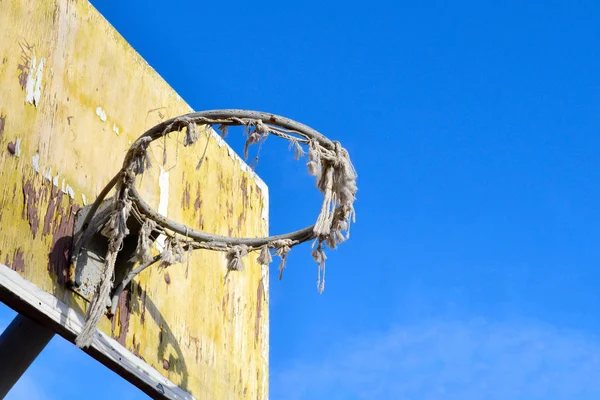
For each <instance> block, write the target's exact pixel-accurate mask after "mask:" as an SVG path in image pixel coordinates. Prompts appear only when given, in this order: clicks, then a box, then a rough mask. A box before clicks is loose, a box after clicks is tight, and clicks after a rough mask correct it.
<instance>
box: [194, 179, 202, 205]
mask: <svg viewBox="0 0 600 400" xmlns="http://www.w3.org/2000/svg"><path fill="white" fill-rule="evenodd" d="M200 207H202V200H200V184H199V183H198V188H197V189H196V201H195V202H194V210H195V211H198V210H199V209H200Z"/></svg>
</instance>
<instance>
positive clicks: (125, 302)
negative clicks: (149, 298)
mask: <svg viewBox="0 0 600 400" xmlns="http://www.w3.org/2000/svg"><path fill="white" fill-rule="evenodd" d="M130 306H131V297H130V296H129V289H125V290H124V291H123V293H121V295H120V296H119V302H118V304H117V307H118V308H117V310H118V316H119V318H115V317H113V321H112V336H113V338H115V339H117V342H119V343H121V344H122V345H123V346H125V339H127V331H128V330H129V316H130ZM117 323H118V324H119V336H115V328H116V326H117Z"/></svg>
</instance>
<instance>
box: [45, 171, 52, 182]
mask: <svg viewBox="0 0 600 400" xmlns="http://www.w3.org/2000/svg"><path fill="white" fill-rule="evenodd" d="M45 171H46V172H45V173H44V178H46V180H47V181H48V182H52V168H48V169H47V170H45Z"/></svg>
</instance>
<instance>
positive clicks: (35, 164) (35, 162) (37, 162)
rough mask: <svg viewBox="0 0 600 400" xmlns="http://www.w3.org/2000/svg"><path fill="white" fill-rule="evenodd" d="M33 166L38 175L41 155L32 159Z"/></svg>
mask: <svg viewBox="0 0 600 400" xmlns="http://www.w3.org/2000/svg"><path fill="white" fill-rule="evenodd" d="M31 165H32V166H33V170H34V171H35V172H36V173H38V174H39V173H40V153H35V155H34V156H33V157H31Z"/></svg>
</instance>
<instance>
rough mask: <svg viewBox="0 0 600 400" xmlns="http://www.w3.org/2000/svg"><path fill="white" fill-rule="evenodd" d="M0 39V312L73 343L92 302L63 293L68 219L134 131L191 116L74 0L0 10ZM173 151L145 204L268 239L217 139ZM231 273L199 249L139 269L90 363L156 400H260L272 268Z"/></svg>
mask: <svg viewBox="0 0 600 400" xmlns="http://www.w3.org/2000/svg"><path fill="white" fill-rule="evenodd" d="M0 26H1V27H2V29H0V183H1V184H2V185H1V189H0V300H1V301H3V302H4V303H6V304H8V305H9V306H10V307H12V308H14V309H15V310H17V311H19V312H20V313H22V314H25V315H27V316H28V317H30V318H32V319H34V320H36V321H38V322H40V323H42V324H44V325H45V326H48V327H50V328H51V329H53V330H54V331H56V332H57V333H59V334H60V335H62V336H63V337H65V338H66V339H67V340H70V341H73V340H74V338H75V335H76V333H77V332H78V331H79V330H80V329H81V326H82V323H83V322H82V321H83V314H84V312H85V309H86V307H87V305H88V301H87V300H86V299H85V298H84V297H85V293H82V292H81V291H79V292H78V293H76V292H75V291H74V290H73V288H72V287H70V285H69V262H68V259H69V251H70V249H71V246H72V235H73V231H74V226H75V222H76V218H75V216H76V214H77V212H78V211H79V210H80V209H81V208H82V207H84V206H85V205H87V204H89V203H91V202H92V201H93V200H94V198H95V197H96V196H97V195H98V192H99V191H100V190H101V189H102V188H103V187H104V186H105V185H106V183H107V182H108V181H109V180H110V179H111V177H112V176H113V175H114V174H115V173H116V172H117V171H118V170H119V168H120V166H121V163H122V159H123V156H124V154H125V152H126V150H127V149H128V148H129V146H130V145H131V143H132V142H133V141H134V140H135V139H136V138H137V137H138V136H139V135H140V134H142V133H143V132H144V131H145V130H146V129H148V128H150V127H152V126H154V125H155V124H157V123H158V122H160V121H162V120H164V119H167V118H170V117H172V116H175V115H180V114H184V113H188V112H190V111H191V109H190V107H189V106H188V105H187V104H186V103H185V102H184V101H183V100H182V99H181V98H180V97H179V96H178V95H177V94H176V93H175V92H174V91H173V89H172V88H170V87H169V85H168V84H167V83H166V82H165V81H164V80H163V79H162V78H161V77H160V76H159V75H158V74H157V73H156V72H155V71H154V70H153V69H152V68H151V67H150V66H149V65H148V64H147V63H146V62H145V61H144V60H143V59H142V58H141V57H140V56H139V55H138V54H137V53H136V52H135V50H134V49H132V48H131V47H130V46H129V45H128V44H127V43H126V41H125V40H124V39H123V38H122V37H121V36H120V35H119V34H118V32H116V31H115V30H114V28H113V27H112V26H110V24H109V23H108V22H107V21H106V20H104V19H103V17H102V16H101V15H100V14H99V13H98V12H97V11H96V10H95V9H94V8H93V7H92V6H91V5H90V4H89V3H88V2H87V1H85V0H83V1H82V0H78V1H77V0H42V1H39V0H36V1H34V0H3V1H0ZM204 95H205V96H210V93H204ZM177 143H178V141H177V138H174V140H171V141H170V142H169V143H166V146H165V144H164V143H157V144H153V145H152V147H151V149H150V150H151V151H150V154H151V158H152V161H153V164H154V165H153V167H152V168H151V169H150V170H149V171H147V172H146V173H145V174H144V176H143V179H141V180H140V182H139V183H138V190H139V191H140V192H141V193H142V195H143V196H144V199H145V200H146V201H147V202H148V204H150V205H152V206H153V207H155V208H156V209H157V210H158V211H159V212H161V213H162V214H164V215H168V216H169V217H170V218H173V219H176V220H178V221H181V222H183V223H185V224H186V225H189V226H193V227H198V228H199V229H202V230H204V231H207V232H213V233H216V234H219V235H227V236H237V235H239V236H245V237H258V236H265V235H266V234H267V231H268V193H267V188H266V186H265V185H264V183H262V181H261V180H260V178H258V177H257V176H256V175H255V174H254V173H253V172H252V171H251V170H250V169H249V168H248V167H247V166H246V165H245V164H244V163H243V161H242V160H241V159H240V158H239V157H238V156H237V155H236V153H235V152H234V151H232V150H231V148H229V147H228V145H227V144H226V143H225V142H224V141H223V140H222V139H221V138H220V136H219V135H217V134H216V133H215V132H214V131H210V132H209V133H208V134H207V135H203V136H201V138H200V143H199V145H198V146H194V147H191V148H186V147H183V146H179V145H177ZM204 148H206V157H205V158H204V160H203V164H202V168H203V169H204V170H203V173H202V174H201V175H198V173H197V171H196V166H197V164H198V160H199V158H200V157H201V154H199V153H201V151H199V150H198V149H204ZM165 153H166V154H167V157H166V162H164V161H165V160H163V156H164V154H165ZM159 242H160V241H159ZM226 263H227V261H226V257H225V254H224V253H222V252H210V251H201V250H200V251H195V252H193V253H190V255H188V257H187V260H186V262H185V263H181V264H176V265H172V266H170V267H168V268H166V269H164V268H163V269H160V268H151V269H148V270H147V271H145V272H144V273H142V274H141V275H140V276H138V277H136V279H135V280H134V281H133V282H132V284H131V286H130V287H129V289H128V290H126V291H125V292H124V293H123V294H122V295H121V297H120V300H119V305H118V309H117V312H116V314H115V315H114V316H113V317H112V318H111V319H109V318H107V317H105V318H104V319H103V321H102V322H101V324H100V327H99V329H100V331H101V332H102V334H101V335H100V336H99V338H98V339H96V340H95V341H94V343H93V345H92V346H91V347H90V348H88V349H87V350H86V351H87V352H88V353H89V354H90V355H92V356H93V357H95V358H96V359H98V360H99V361H100V362H102V363H103V364H105V365H106V366H107V367H109V368H111V369H113V370H114V371H116V372H117V373H119V374H120V375H121V376H123V377H124V378H125V379H128V380H129V381H131V382H132V383H133V384H135V385H136V386H138V387H139V388H141V389H142V390H144V391H145V392H146V393H147V394H149V395H150V396H152V397H154V398H161V397H163V398H196V399H203V398H211V399H212V398H219V399H220V398H267V396H268V270H267V268H266V267H264V266H261V265H260V264H259V263H257V262H256V256H251V257H248V258H247V259H246V260H245V261H244V263H247V265H246V268H245V270H244V271H243V272H240V273H236V274H229V275H228V277H227V278H226V279H225V278H224V277H225V273H226Z"/></svg>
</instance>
